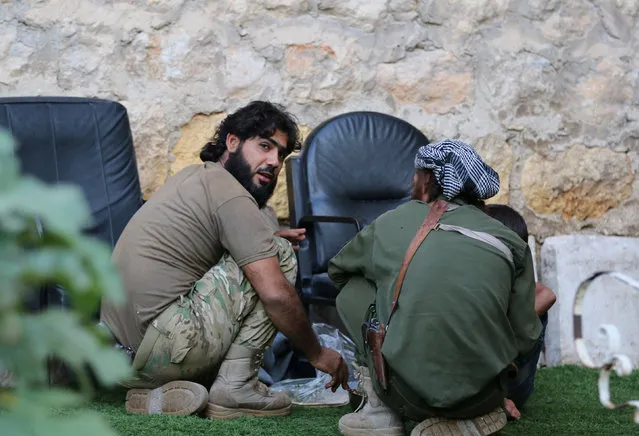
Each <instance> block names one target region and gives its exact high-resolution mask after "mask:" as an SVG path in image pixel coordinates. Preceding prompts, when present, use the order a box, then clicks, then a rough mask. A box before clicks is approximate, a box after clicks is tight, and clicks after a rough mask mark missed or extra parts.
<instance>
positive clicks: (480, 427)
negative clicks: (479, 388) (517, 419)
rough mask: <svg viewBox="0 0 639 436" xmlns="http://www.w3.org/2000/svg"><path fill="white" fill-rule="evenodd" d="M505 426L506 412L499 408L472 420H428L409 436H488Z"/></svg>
mask: <svg viewBox="0 0 639 436" xmlns="http://www.w3.org/2000/svg"><path fill="white" fill-rule="evenodd" d="M505 426H506V412H504V409H503V408H501V407H498V408H496V409H495V410H493V411H492V412H490V413H487V414H486V415H482V416H478V417H477V418H473V419H460V420H454V419H446V418H428V419H425V420H424V421H422V422H421V423H419V424H418V425H417V427H415V428H414V429H413V431H412V432H411V434H410V436H440V435H446V436H488V435H491V434H495V433H497V432H498V431H499V430H501V429H502V428H504V427H505Z"/></svg>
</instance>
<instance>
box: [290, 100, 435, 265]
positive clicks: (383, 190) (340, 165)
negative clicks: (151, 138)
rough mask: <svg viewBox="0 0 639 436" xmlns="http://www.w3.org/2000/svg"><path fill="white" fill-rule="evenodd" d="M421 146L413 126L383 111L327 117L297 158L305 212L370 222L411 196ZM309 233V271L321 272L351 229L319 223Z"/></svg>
mask: <svg viewBox="0 0 639 436" xmlns="http://www.w3.org/2000/svg"><path fill="white" fill-rule="evenodd" d="M426 144H428V139H427V138H426V136H424V135H423V134H422V133H421V132H420V131H419V130H417V129H416V128H415V127H414V126H412V125H411V124H409V123H407V122H406V121H404V120H401V119H399V118H396V117H393V116H390V115H387V114H381V113H377V112H351V113H347V114H343V115H339V116H337V117H334V118H332V119H329V120H327V121H326V122H324V123H322V124H321V125H320V126H318V127H317V128H316V129H314V130H313V132H311V134H310V135H309V136H308V138H307V139H306V141H305V143H304V147H303V149H302V152H301V154H300V157H299V159H300V160H301V167H302V168H303V169H304V173H305V178H306V187H305V189H306V192H305V194H306V195H305V196H307V198H308V201H307V202H305V205H304V208H305V211H304V213H305V214H307V215H334V216H335V215H336V216H349V217H356V218H358V220H359V221H360V223H361V224H362V226H366V225H368V224H370V222H372V221H373V220H375V219H376V218H377V217H378V216H379V215H381V214H382V213H384V212H386V211H388V210H391V209H394V208H395V207H397V206H399V205H400V204H402V203H404V202H406V201H407V200H408V199H409V198H410V194H411V189H412V179H413V174H414V172H415V170H414V159H415V154H416V153H417V149H418V148H419V147H420V146H422V145H426ZM302 188H304V187H302ZM296 189H297V187H296ZM313 233H314V234H313V246H314V250H312V251H314V253H313V254H314V255H313V260H312V270H313V272H314V273H322V272H326V271H327V268H328V261H329V260H330V259H331V258H332V257H333V256H334V255H335V254H337V252H338V251H339V250H340V249H341V248H342V247H343V246H344V244H345V243H346V242H347V241H348V240H350V239H351V238H352V237H353V236H354V235H355V233H356V229H355V227H354V226H351V225H348V224H342V223H339V224H334V223H318V224H315V225H314V232H313Z"/></svg>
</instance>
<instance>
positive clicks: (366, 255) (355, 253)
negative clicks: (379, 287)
mask: <svg viewBox="0 0 639 436" xmlns="http://www.w3.org/2000/svg"><path fill="white" fill-rule="evenodd" d="M374 234H375V223H374V222H373V223H371V224H370V225H369V226H367V227H365V228H364V229H363V230H362V231H360V232H359V233H358V234H357V235H355V237H354V238H353V239H351V240H350V241H349V242H348V243H347V244H346V245H345V246H344V247H343V248H342V249H341V250H340V252H339V253H337V254H336V255H335V257H333V258H332V259H331V260H330V262H329V264H328V276H329V277H330V278H331V280H332V281H333V283H335V285H336V286H337V288H338V289H339V290H341V289H342V288H343V287H344V285H346V283H348V281H349V280H350V279H351V277H353V276H359V277H365V278H368V279H370V278H371V277H370V274H369V272H370V271H371V266H372V252H373V241H374Z"/></svg>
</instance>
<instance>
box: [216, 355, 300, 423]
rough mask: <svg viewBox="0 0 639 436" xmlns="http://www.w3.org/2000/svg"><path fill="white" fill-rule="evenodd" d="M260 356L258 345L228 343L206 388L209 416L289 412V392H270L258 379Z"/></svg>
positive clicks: (219, 417)
mask: <svg viewBox="0 0 639 436" xmlns="http://www.w3.org/2000/svg"><path fill="white" fill-rule="evenodd" d="M262 357H263V354H262V352H261V351H260V350H258V349H255V348H249V347H243V346H240V345H236V344H232V345H231V347H230V348H229V351H228V353H226V356H225V357H224V361H223V362H222V365H221V366H220V370H219V372H218V374H217V378H216V379H215V382H214V383H213V386H211V390H210V391H209V404H208V406H207V408H206V416H207V417H208V418H210V419H231V418H238V417H240V416H286V415H288V414H290V413H291V400H290V398H289V397H288V395H286V394H284V393H282V392H271V390H270V389H269V388H268V387H267V386H266V385H265V384H263V383H262V382H260V381H259V380H258V378H257V373H258V371H259V370H260V366H262Z"/></svg>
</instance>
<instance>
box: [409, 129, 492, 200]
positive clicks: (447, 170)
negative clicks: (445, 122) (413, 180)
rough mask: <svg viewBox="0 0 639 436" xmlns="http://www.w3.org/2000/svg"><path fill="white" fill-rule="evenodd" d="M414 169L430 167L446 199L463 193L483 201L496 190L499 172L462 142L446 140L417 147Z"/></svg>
mask: <svg viewBox="0 0 639 436" xmlns="http://www.w3.org/2000/svg"><path fill="white" fill-rule="evenodd" d="M415 168H417V169H429V170H432V171H433V174H434V175H435V180H437V183H438V184H439V185H440V186H441V187H442V190H443V191H444V197H446V198H447V199H448V200H451V199H453V198H455V197H457V196H458V195H459V194H462V193H465V194H469V195H471V196H473V197H476V198H479V199H482V200H485V199H487V198H490V197H492V196H494V195H495V194H497V192H499V174H497V172H496V171H495V170H493V169H492V168H491V167H489V166H488V165H486V163H484V161H483V160H482V159H481V157H480V156H479V155H478V154H477V152H476V151H475V150H474V149H473V147H472V146H471V145H469V144H466V143H465V142H462V141H456V140H452V139H445V140H443V141H440V142H436V143H432V144H428V145H425V146H422V147H420V148H419V150H418V151H417V156H415Z"/></svg>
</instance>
